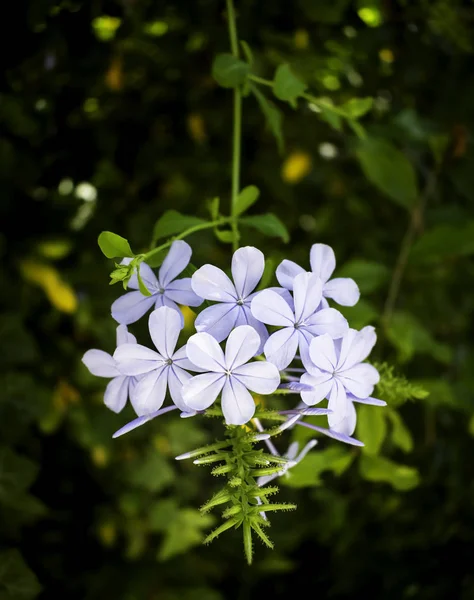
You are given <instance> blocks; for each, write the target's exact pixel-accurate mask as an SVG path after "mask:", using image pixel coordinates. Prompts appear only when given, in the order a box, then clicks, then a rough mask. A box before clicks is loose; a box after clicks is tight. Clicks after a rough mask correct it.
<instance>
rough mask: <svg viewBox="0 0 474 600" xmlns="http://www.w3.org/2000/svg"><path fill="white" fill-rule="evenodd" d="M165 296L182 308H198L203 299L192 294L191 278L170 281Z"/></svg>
mask: <svg viewBox="0 0 474 600" xmlns="http://www.w3.org/2000/svg"><path fill="white" fill-rule="evenodd" d="M164 295H165V296H167V297H168V298H169V299H170V300H173V301H174V302H177V303H178V304H182V305H183V306H199V305H201V304H202V303H203V299H202V298H200V297H199V296H198V295H197V294H195V293H194V292H193V288H192V287H191V277H184V278H183V279H177V280H175V281H172V282H171V283H170V284H169V285H168V286H167V288H166V290H165V293H164Z"/></svg>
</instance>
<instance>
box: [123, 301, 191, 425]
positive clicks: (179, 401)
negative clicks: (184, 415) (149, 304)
mask: <svg viewBox="0 0 474 600" xmlns="http://www.w3.org/2000/svg"><path fill="white" fill-rule="evenodd" d="M148 323H149V330H150V336H151V339H152V340H153V343H154V344H155V346H156V348H157V350H158V352H156V351H155V350H150V349H149V348H146V347H145V346H142V345H140V344H124V345H122V346H120V347H119V348H117V350H116V351H115V354H114V358H115V359H116V360H117V362H118V364H119V366H120V369H121V370H122V372H123V373H126V374H127V375H135V376H136V375H141V376H142V377H141V379H140V381H139V382H138V384H137V386H136V388H135V391H134V394H133V399H132V405H133V408H134V409H135V412H136V413H137V415H138V416H143V415H148V414H150V413H153V412H155V411H157V410H158V409H159V408H160V407H161V406H162V404H163V402H164V400H165V395H166V389H167V388H168V389H169V392H170V396H171V398H172V400H173V402H174V403H175V404H176V406H177V407H178V408H180V409H181V410H182V411H183V412H191V410H190V409H189V408H188V407H187V406H186V404H185V403H184V401H183V398H182V396H181V390H182V388H183V384H184V383H186V381H188V380H189V379H191V375H190V374H189V373H188V372H187V371H185V369H191V370H195V371H196V370H199V369H195V368H194V366H193V365H192V364H191V363H190V362H189V360H188V359H187V357H186V349H185V347H183V348H180V349H179V350H177V351H176V352H175V348H176V343H177V341H178V337H179V333H180V331H181V329H182V325H181V320H180V317H179V315H178V313H177V311H175V310H173V309H172V308H169V307H168V306H162V307H161V308H158V309H157V310H154V311H153V312H152V313H151V315H150V318H149V321H148Z"/></svg>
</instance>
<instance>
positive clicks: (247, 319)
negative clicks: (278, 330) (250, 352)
mask: <svg viewBox="0 0 474 600" xmlns="http://www.w3.org/2000/svg"><path fill="white" fill-rule="evenodd" d="M237 308H238V316H237V320H236V321H235V327H240V326H241V325H250V327H253V328H254V329H255V331H256V332H257V333H258V335H259V336H260V346H259V348H258V350H257V352H256V354H262V352H263V347H264V345H265V342H266V341H267V340H268V331H267V328H266V327H265V325H264V324H263V323H262V322H260V321H258V320H257V319H256V318H255V317H254V316H253V314H252V312H251V310H250V304H247V303H245V304H244V305H242V306H238V307H237Z"/></svg>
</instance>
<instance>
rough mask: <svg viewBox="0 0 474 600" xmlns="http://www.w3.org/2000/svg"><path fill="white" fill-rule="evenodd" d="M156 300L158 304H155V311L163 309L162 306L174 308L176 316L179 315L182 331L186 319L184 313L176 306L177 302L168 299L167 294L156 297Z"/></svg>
mask: <svg viewBox="0 0 474 600" xmlns="http://www.w3.org/2000/svg"><path fill="white" fill-rule="evenodd" d="M155 298H156V303H155V309H158V308H161V307H162V306H167V307H168V308H172V309H173V310H174V311H176V314H178V315H179V319H180V321H181V329H182V328H183V327H184V317H183V313H182V312H181V310H180V308H179V306H178V305H177V304H176V302H173V300H171V298H168V296H167V295H166V293H165V294H157V295H156V296H155Z"/></svg>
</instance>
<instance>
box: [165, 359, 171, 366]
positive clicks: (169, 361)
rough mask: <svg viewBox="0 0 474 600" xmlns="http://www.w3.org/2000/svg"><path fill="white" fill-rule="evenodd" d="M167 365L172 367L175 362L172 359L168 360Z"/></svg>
mask: <svg viewBox="0 0 474 600" xmlns="http://www.w3.org/2000/svg"><path fill="white" fill-rule="evenodd" d="M165 364H166V365H168V366H171V365H172V364H173V360H172V359H171V358H168V359H166V361H165Z"/></svg>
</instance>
